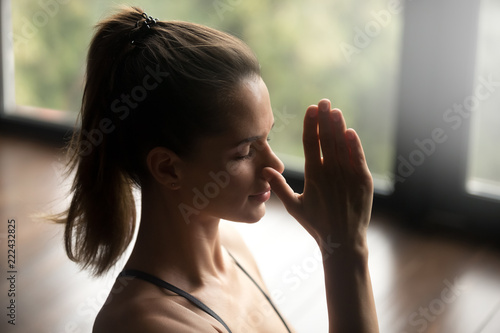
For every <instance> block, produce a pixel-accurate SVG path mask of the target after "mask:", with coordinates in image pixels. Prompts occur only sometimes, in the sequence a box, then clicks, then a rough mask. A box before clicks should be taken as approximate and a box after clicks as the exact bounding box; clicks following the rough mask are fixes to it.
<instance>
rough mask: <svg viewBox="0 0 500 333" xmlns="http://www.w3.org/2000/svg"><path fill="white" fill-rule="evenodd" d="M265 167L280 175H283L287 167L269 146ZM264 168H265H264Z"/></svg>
mask: <svg viewBox="0 0 500 333" xmlns="http://www.w3.org/2000/svg"><path fill="white" fill-rule="evenodd" d="M264 167H271V168H273V169H274V170H276V171H278V172H279V173H283V171H285V165H284V164H283V162H282V161H281V160H280V159H279V157H278V156H277V155H276V154H275V153H274V151H273V150H272V149H271V147H270V146H269V145H267V149H266V159H265V162H264ZM264 167H263V168H264Z"/></svg>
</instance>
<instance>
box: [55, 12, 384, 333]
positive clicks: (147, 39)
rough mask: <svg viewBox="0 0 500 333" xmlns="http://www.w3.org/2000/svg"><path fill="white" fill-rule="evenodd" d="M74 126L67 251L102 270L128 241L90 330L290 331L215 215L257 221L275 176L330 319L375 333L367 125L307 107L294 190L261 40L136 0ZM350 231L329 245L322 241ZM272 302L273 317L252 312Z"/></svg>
mask: <svg viewBox="0 0 500 333" xmlns="http://www.w3.org/2000/svg"><path fill="white" fill-rule="evenodd" d="M81 120H82V127H81V131H80V132H79V134H78V135H77V136H76V137H75V138H74V140H73V152H74V153H73V155H72V159H71V167H72V169H73V170H76V173H75V179H74V183H73V188H72V191H73V198H72V201H71V205H70V207H69V209H68V211H67V213H66V214H65V216H64V218H63V219H62V220H63V222H65V223H66V230H65V242H66V250H67V252H68V256H69V257H70V258H71V259H72V260H74V261H76V262H78V263H80V264H81V265H82V266H83V267H85V268H89V269H91V270H92V271H93V273H95V274H96V275H100V274H103V273H105V272H107V271H108V270H109V269H110V268H111V267H112V266H113V265H114V264H115V263H116V261H117V260H118V258H119V257H120V256H121V255H122V254H123V252H124V250H125V249H126V248H127V246H128V245H129V243H130V241H131V238H132V235H133V233H134V228H135V218H136V216H135V205H134V201H133V196H132V186H133V185H135V186H137V187H139V188H140V190H141V195H142V209H141V217H140V228H139V231H138V235H137V240H136V243H135V246H134V248H133V251H132V253H131V255H130V258H129V259H128V261H127V263H126V264H125V268H124V271H123V272H122V273H121V274H120V276H119V277H118V278H117V282H116V283H117V286H120V287H121V286H125V287H124V288H120V289H121V291H120V293H113V295H112V297H111V296H110V298H109V299H108V301H107V302H106V303H105V305H104V306H103V308H102V309H101V311H100V313H99V315H98V316H97V319H96V321H95V324H94V332H96V333H100V332H146V333H155V332H162V333H164V332H231V331H232V332H288V331H292V329H291V328H290V325H289V324H288V323H287V322H286V320H285V319H283V318H282V316H281V315H280V313H279V312H278V310H277V309H276V308H275V307H274V305H273V304H272V301H271V300H270V299H269V298H268V296H267V294H268V293H267V290H266V289H265V287H264V282H263V281H262V278H261V276H260V274H259V272H258V269H257V265H256V263H255V262H254V261H253V258H252V255H251V253H250V252H249V250H248V249H247V248H246V247H245V245H244V243H243V241H242V239H241V238H240V236H239V235H238V234H237V233H236V232H235V231H234V230H232V229H224V228H222V227H221V228H219V221H220V219H226V220H231V221H236V222H246V223H251V222H257V221H259V220H260V219H261V218H262V216H263V215H264V212H265V202H266V201H267V200H268V199H269V197H270V191H271V189H272V190H273V192H274V193H275V194H276V195H277V196H278V197H279V198H280V199H281V201H282V202H283V203H284V205H285V207H286V209H287V210H288V212H289V213H290V214H291V215H292V216H293V217H294V218H296V219H297V221H298V222H299V223H300V224H301V225H302V226H304V228H305V229H306V230H307V231H308V232H309V233H310V234H311V236H312V237H314V239H315V240H316V241H317V243H318V245H319V246H320V248H321V249H322V251H323V256H324V258H323V259H324V268H325V281H326V293H327V303H328V313H329V322H330V332H377V331H378V325H377V318H376V313H375V306H374V302H373V295H372V291H371V283H370V276H369V272H368V266H367V257H368V251H367V245H366V229H367V227H368V223H369V219H370V213H371V203H372V195H373V185H372V178H371V175H370V172H369V170H368V167H367V165H366V162H365V158H364V154H363V150H362V147H361V143H360V141H359V138H358V136H357V134H356V133H355V131H354V130H352V129H346V125H345V122H344V120H343V117H342V113H341V112H340V110H338V109H331V108H330V102H329V101H328V100H322V101H320V102H319V103H318V105H317V106H316V105H313V106H310V107H309V108H308V109H307V111H306V114H305V119H304V136H303V142H304V151H305V157H306V165H305V189H304V193H303V194H300V195H299V194H295V193H293V191H292V190H291V189H290V187H289V186H288V185H287V184H286V182H285V180H284V178H283V177H282V175H281V173H282V172H283V169H284V166H283V164H282V163H281V161H280V160H279V159H278V158H277V157H276V155H275V154H274V153H273V151H272V150H271V148H270V146H269V144H268V142H267V138H268V135H269V133H270V131H271V129H272V127H273V124H274V119H273V114H272V110H271V105H270V100H269V94H268V91H267V88H266V85H265V84H264V82H263V81H262V79H261V76H260V71H259V64H258V62H257V60H256V58H255V56H254V54H253V53H252V51H251V50H250V49H249V48H248V46H247V45H245V44H244V43H243V42H242V41H240V40H239V39H237V38H235V37H233V36H230V35H228V34H225V33H222V32H220V31H217V30H214V29H211V28H208V27H204V26H200V25H197V24H192V23H186V22H162V21H158V20H156V19H154V18H152V17H150V16H147V15H146V14H145V13H143V12H142V10H140V9H138V8H128V9H123V10H121V11H120V12H119V13H117V14H115V15H114V16H112V17H110V18H108V19H106V20H104V21H102V22H101V23H99V24H98V26H97V32H96V34H95V36H94V38H93V40H92V42H91V45H90V49H89V52H88V60H87V76H86V85H85V92H84V97H83V103H82V109H81ZM331 242H335V243H338V244H340V247H338V248H336V249H335V251H334V252H333V253H332V252H331V251H326V250H325V249H327V248H326V247H324V246H323V245H324V244H325V243H331ZM262 304H266V306H271V307H272V309H273V310H272V311H270V312H266V313H267V315H266V316H265V318H264V319H265V320H262V321H259V322H252V321H248V320H245V318H246V316H248V315H249V314H251V313H252V312H254V311H258V310H259V307H262V306H263V305H262Z"/></svg>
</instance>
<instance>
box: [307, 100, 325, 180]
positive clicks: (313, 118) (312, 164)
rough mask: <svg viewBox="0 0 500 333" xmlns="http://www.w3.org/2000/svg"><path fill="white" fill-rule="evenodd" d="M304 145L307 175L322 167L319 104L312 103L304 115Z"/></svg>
mask: <svg viewBox="0 0 500 333" xmlns="http://www.w3.org/2000/svg"><path fill="white" fill-rule="evenodd" d="M302 142H303V145H304V157H305V159H306V162H305V175H306V177H307V175H308V174H309V173H311V172H312V173H313V174H314V173H315V171H317V170H318V169H319V168H320V167H321V164H322V163H321V150H320V146H319V137H318V106H317V105H311V106H309V107H308V108H307V110H306V114H305V116H304V133H303V135H302Z"/></svg>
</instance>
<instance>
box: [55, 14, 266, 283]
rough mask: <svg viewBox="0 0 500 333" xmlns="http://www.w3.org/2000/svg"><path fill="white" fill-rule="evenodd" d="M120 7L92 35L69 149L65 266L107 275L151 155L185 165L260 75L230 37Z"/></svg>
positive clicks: (130, 229) (124, 240)
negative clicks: (244, 85) (245, 83)
mask: <svg viewBox="0 0 500 333" xmlns="http://www.w3.org/2000/svg"><path fill="white" fill-rule="evenodd" d="M151 19H152V18H151V17H149V18H148V17H147V16H146V15H144V14H143V11H142V10H141V9H139V8H136V7H127V8H121V9H120V11H119V12H117V13H116V14H114V15H112V16H110V17H109V18H107V19H104V20H103V21H101V22H100V23H98V24H97V26H96V32H95V35H94V37H93V39H92V41H91V43H90V47H89V51H88V56H87V68H86V77H85V88H84V94H83V99H82V107H81V110H80V116H79V118H80V119H79V120H81V128H80V130H79V131H78V130H77V131H75V133H74V135H73V138H72V140H71V143H70V147H69V148H70V149H69V157H70V159H69V162H68V163H69V164H68V166H69V168H68V170H69V171H70V172H73V171H76V172H75V173H74V175H75V178H74V180H73V185H72V187H71V192H72V194H73V197H72V200H71V203H70V206H69V208H68V210H67V211H65V212H64V213H62V214H61V215H59V216H58V217H57V218H54V219H55V220H56V221H58V222H61V223H65V224H66V225H65V235H64V242H65V248H66V252H67V254H68V257H69V258H70V259H71V260H73V261H75V262H77V263H79V264H80V265H81V266H82V267H83V268H85V269H89V270H91V271H92V273H93V274H94V275H102V274H103V273H105V272H107V271H108V270H109V269H110V268H111V267H112V266H113V265H114V264H115V263H116V262H117V260H118V259H119V258H120V257H121V255H122V254H123V252H124V251H125V250H126V249H127V247H128V245H129V244H130V242H131V240H132V238H133V235H134V230H135V224H136V210H135V202H134V197H133V193H132V188H133V186H137V187H139V188H140V187H141V185H142V184H143V182H144V181H145V179H147V177H148V171H147V166H146V156H147V154H148V152H149V151H150V150H151V149H152V148H154V147H158V146H161V147H166V148H168V149H171V150H172V151H173V152H175V153H176V154H178V155H179V156H188V155H189V154H190V152H192V149H193V147H194V144H195V143H196V142H197V140H199V139H200V138H202V137H204V136H208V135H214V134H217V133H220V132H222V131H224V129H225V128H226V127H227V123H226V122H227V118H228V115H230V106H231V104H232V103H233V101H234V98H235V91H236V89H237V87H238V84H239V83H240V82H241V81H242V80H243V79H245V78H248V77H252V76H256V77H259V76H260V66H259V63H258V61H257V59H256V57H255V55H254V54H253V52H252V51H251V49H250V48H249V47H248V46H247V45H246V44H245V43H243V42H242V41H241V40H239V39H238V38H236V37H234V36H232V35H229V34H227V33H224V32H221V31H218V30H215V29H212V28H209V27H206V26H203V25H199V24H194V23H188V22H181V21H157V22H153V21H151Z"/></svg>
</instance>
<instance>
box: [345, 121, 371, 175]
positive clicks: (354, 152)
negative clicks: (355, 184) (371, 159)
mask: <svg viewBox="0 0 500 333" xmlns="http://www.w3.org/2000/svg"><path fill="white" fill-rule="evenodd" d="M346 138H347V142H348V145H349V155H350V156H349V160H350V163H351V165H352V167H353V168H354V170H355V171H356V172H357V173H359V174H365V175H366V174H368V175H369V174H370V170H369V169H368V164H367V163H366V157H365V152H364V151H363V146H362V145H361V140H360V139H359V136H358V134H357V133H356V131H355V130H354V129H352V128H349V129H348V130H347V131H346Z"/></svg>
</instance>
